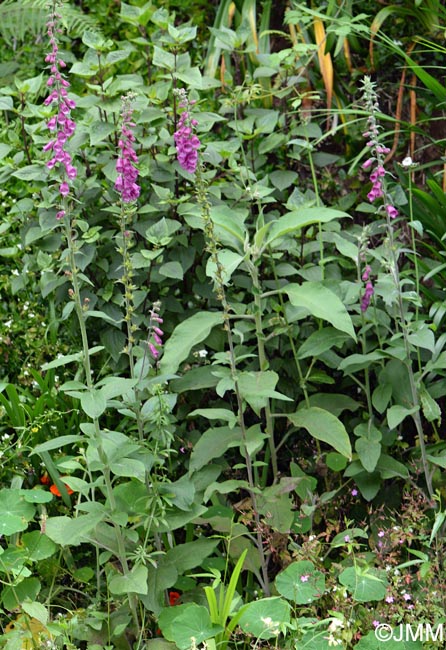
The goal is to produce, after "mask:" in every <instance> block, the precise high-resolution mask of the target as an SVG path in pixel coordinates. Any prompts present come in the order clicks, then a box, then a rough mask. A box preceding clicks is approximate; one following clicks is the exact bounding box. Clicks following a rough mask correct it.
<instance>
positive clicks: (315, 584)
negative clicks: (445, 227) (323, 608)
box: [275, 560, 325, 605]
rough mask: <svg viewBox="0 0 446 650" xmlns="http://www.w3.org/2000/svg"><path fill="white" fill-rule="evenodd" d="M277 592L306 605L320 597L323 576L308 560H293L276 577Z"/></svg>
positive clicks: (322, 591) (298, 603)
mask: <svg viewBox="0 0 446 650" xmlns="http://www.w3.org/2000/svg"><path fill="white" fill-rule="evenodd" d="M275 584H276V588H277V591H278V592H279V594H281V595H282V596H284V597H285V598H287V599H288V600H291V601H292V602H294V603H296V604H297V605H306V604H307V603H311V602H313V600H317V599H318V598H321V596H322V595H323V594H324V591H325V577H324V574H323V573H321V572H320V571H317V570H316V568H315V566H314V564H313V563H312V562H310V561H309V560H301V561H300V562H293V563H292V564H290V565H289V566H288V567H287V568H286V569H285V570H284V571H282V572H281V573H279V575H278V576H277V578H276V582H275Z"/></svg>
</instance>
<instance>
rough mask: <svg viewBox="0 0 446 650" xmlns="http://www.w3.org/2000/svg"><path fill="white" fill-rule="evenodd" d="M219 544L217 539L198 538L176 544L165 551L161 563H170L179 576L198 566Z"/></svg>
mask: <svg viewBox="0 0 446 650" xmlns="http://www.w3.org/2000/svg"><path fill="white" fill-rule="evenodd" d="M219 543H220V540H219V539H208V538H206V537H199V538H198V539H195V540H194V541H193V542H187V543H186V544H177V546H174V547H173V548H171V549H169V550H168V551H167V553H166V555H165V558H164V560H163V562H166V563H171V564H172V565H173V566H174V567H175V568H176V569H177V571H178V572H179V573H180V574H183V573H185V572H186V571H190V570H191V569H195V567H197V566H200V565H201V563H202V562H203V560H205V559H206V558H207V557H209V555H211V554H212V553H213V552H214V551H215V549H216V548H217V546H218V545H219Z"/></svg>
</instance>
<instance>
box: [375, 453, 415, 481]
mask: <svg viewBox="0 0 446 650" xmlns="http://www.w3.org/2000/svg"><path fill="white" fill-rule="evenodd" d="M376 469H377V470H378V472H379V473H380V474H381V477H382V478H383V479H389V478H397V477H398V478H404V479H407V478H409V470H408V468H407V467H406V465H403V463H400V462H399V461H398V460H395V459H394V458H392V457H391V456H388V455H387V454H381V456H380V459H379V461H378V463H377V465H376Z"/></svg>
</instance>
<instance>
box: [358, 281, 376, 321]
mask: <svg viewBox="0 0 446 650" xmlns="http://www.w3.org/2000/svg"><path fill="white" fill-rule="evenodd" d="M374 293H375V289H374V288H373V284H372V283H371V282H370V280H369V281H368V282H367V284H366V285H365V291H364V295H363V296H362V298H361V311H362V312H363V313H364V312H366V311H367V309H368V307H369V305H370V301H371V299H372V296H373V294H374Z"/></svg>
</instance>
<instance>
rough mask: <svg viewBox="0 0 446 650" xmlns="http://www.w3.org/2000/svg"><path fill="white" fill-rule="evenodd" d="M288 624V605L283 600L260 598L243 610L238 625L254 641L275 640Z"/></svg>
mask: <svg viewBox="0 0 446 650" xmlns="http://www.w3.org/2000/svg"><path fill="white" fill-rule="evenodd" d="M289 622H290V605H289V603H287V601H286V600H284V599H283V598H278V597H273V598H261V599H260V600H254V601H253V602H251V603H249V604H248V605H246V606H245V607H244V608H243V612H242V614H241V616H240V619H239V625H240V627H241V629H242V630H243V632H246V633H247V634H250V635H252V636H254V638H256V639H265V640H266V639H273V638H276V637H277V635H278V633H279V631H280V630H282V629H285V626H286V624H287V623H289Z"/></svg>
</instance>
